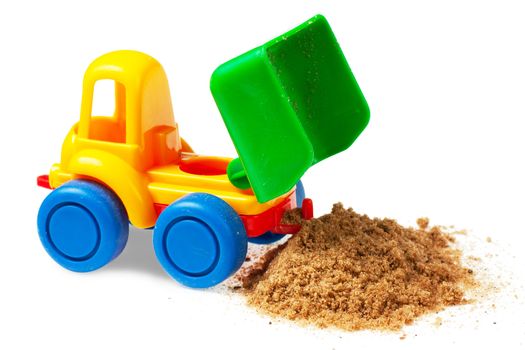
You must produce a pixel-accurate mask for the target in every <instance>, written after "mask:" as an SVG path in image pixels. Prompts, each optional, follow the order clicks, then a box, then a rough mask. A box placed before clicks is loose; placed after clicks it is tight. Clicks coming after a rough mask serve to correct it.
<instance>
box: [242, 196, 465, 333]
mask: <svg viewBox="0 0 525 350" xmlns="http://www.w3.org/2000/svg"><path fill="white" fill-rule="evenodd" d="M294 218H295V219H296V218H297V215H294V213H290V215H288V216H287V219H288V220H294ZM418 225H419V228H418V229H414V228H406V227H403V226H401V225H399V224H398V223H397V222H396V221H394V220H390V219H371V218H369V217H368V216H366V215H359V214H357V213H355V212H354V211H353V210H352V209H344V207H343V206H342V205H341V204H336V205H334V207H333V209H332V212H331V213H330V214H328V215H325V216H322V217H320V218H318V219H313V220H310V221H308V222H305V223H304V226H303V229H302V230H301V231H300V232H299V233H298V234H296V235H295V236H294V237H292V238H291V239H290V240H289V241H288V242H287V243H286V244H285V245H283V246H281V247H279V248H277V249H276V250H273V251H270V252H269V253H268V254H267V255H266V256H264V257H263V258H262V259H261V260H260V261H259V262H258V263H256V264H255V265H253V266H252V267H251V268H249V269H248V270H245V271H244V272H243V273H241V276H240V279H241V282H242V284H243V287H244V289H245V292H246V295H247V298H248V303H249V304H250V305H252V306H254V307H256V308H258V309H259V310H261V311H263V312H265V313H268V314H270V315H274V316H278V317H284V318H288V319H291V320H299V321H306V322H308V323H313V324H316V325H318V326H321V327H326V326H336V327H339V328H343V329H346V330H358V329H389V330H396V329H400V328H401V327H402V326H403V325H405V324H410V323H411V322H412V321H413V320H414V319H415V318H417V317H418V316H420V315H423V314H425V313H429V312H433V311H438V310H441V309H442V308H444V307H446V306H450V305H459V304H464V303H466V302H468V301H467V300H466V299H465V294H464V293H465V290H466V289H467V288H469V287H472V286H474V285H475V282H474V279H473V276H472V270H469V269H467V268H464V267H462V266H461V263H460V252H459V251H457V250H455V249H453V248H452V247H451V246H450V244H451V243H452V242H453V241H454V238H453V237H451V236H450V235H448V234H446V233H444V232H442V231H441V230H440V229H439V228H437V227H432V228H428V219H420V220H418Z"/></svg>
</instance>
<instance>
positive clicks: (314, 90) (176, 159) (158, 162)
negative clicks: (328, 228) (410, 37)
mask: <svg viewBox="0 0 525 350" xmlns="http://www.w3.org/2000/svg"><path fill="white" fill-rule="evenodd" d="M100 80H112V81H113V82H114V85H115V111H114V114H113V115H110V116H93V115H92V101H93V92H94V87H95V83H96V82H97V81H100ZM211 90H212V93H213V96H214V98H215V100H216V103H217V106H218V107H219V110H220V112H221V115H222V117H223V119H224V121H225V124H226V126H227V129H228V131H229V133H230V136H231V137H232V140H233V141H234V144H235V147H236V150H237V152H238V154H239V158H237V159H234V160H232V159H229V158H224V157H212V156H200V155H197V154H195V153H194V152H193V150H192V149H191V147H190V146H189V145H188V143H186V142H185V140H184V139H182V138H181V137H180V136H179V129H178V126H177V123H175V120H174V117H173V111H172V105H171V98H170V92H169V88H168V81H167V78H166V75H165V73H164V70H163V68H162V66H161V65H160V64H159V63H158V62H157V61H156V60H155V59H153V58H152V57H150V56H148V55H146V54H143V53H140V52H136V51H116V52H111V53H108V54H106V55H103V56H101V57H99V58H98V59H96V60H95V61H94V62H93V63H92V64H91V65H90V66H89V67H88V69H87V71H86V74H85V76H84V82H83V96H82V104H81V112H80V120H79V122H78V123H76V124H75V125H73V127H72V128H71V130H70V131H69V133H68V135H67V136H66V138H65V140H64V143H63V147H62V154H61V159H60V163H58V164H55V165H53V166H52V168H51V170H50V172H49V174H48V175H42V176H39V177H38V179H37V182H38V185H40V186H42V187H46V188H49V189H53V191H52V192H51V193H50V194H49V195H48V196H47V198H46V199H45V200H44V202H43V203H42V205H41V207H40V210H39V213H38V220H37V221H38V231H39V235H40V239H41V241H42V244H43V246H44V247H45V249H46V250H47V252H48V254H49V255H50V256H51V257H52V258H53V259H54V260H55V261H56V262H57V263H59V264H60V265H62V266H63V267H65V268H67V269H69V270H72V271H77V272H87V271H93V270H96V269H98V268H100V267H102V266H104V265H106V264H107V263H109V262H110V261H111V260H113V259H114V258H116V257H117V256H118V255H119V254H120V253H121V252H122V250H123V249H124V246H125V245H126V242H127V238H128V231H129V224H132V225H134V226H136V227H138V228H144V229H146V228H153V229H154V233H153V247H154V250H155V253H156V256H157V258H158V260H159V262H160V264H161V265H162V267H163V268H164V269H165V270H166V271H167V273H169V274H170V275H171V276H172V277H173V278H175V279H176V280H177V281H179V282H180V283H182V284H184V285H186V286H189V287H197V288H202V287H210V286H213V285H216V284H218V283H220V282H222V281H224V280H225V279H226V278H228V277H229V276H230V275H232V274H233V273H235V272H236V271H237V270H238V269H239V268H240V266H241V265H242V263H243V262H244V260H245V257H246V251H247V245H248V242H252V243H261V244H266V243H271V242H275V241H277V240H278V239H281V238H282V237H284V235H285V234H292V233H295V232H297V231H298V230H299V229H300V226H299V225H286V224H283V223H281V218H282V216H283V213H284V212H285V211H286V210H289V209H293V208H296V207H302V215H303V217H304V218H305V219H309V218H311V217H312V215H313V205H312V201H311V200H310V199H306V198H305V194H304V189H303V186H302V184H301V182H300V178H301V176H302V175H303V174H304V172H305V171H306V170H307V169H308V167H310V166H311V165H313V164H315V163H317V162H319V161H320V160H322V159H324V158H326V157H328V156H330V155H332V154H334V153H337V152H340V151H342V150H344V149H346V148H348V147H349V146H350V144H351V143H352V142H353V141H354V140H355V138H356V137H357V136H358V135H359V133H360V132H361V131H362V130H363V129H364V127H365V126H366V124H367V122H368V118H369V111H368V107H367V104H366V101H365V100H364V97H363V95H362V94H361V91H360V90H359V87H358V86H357V83H356V81H355V79H354V77H353V75H352V73H351V71H350V69H349V67H348V63H347V62H346V60H345V59H344V56H343V54H342V52H341V50H340V48H339V46H338V45H337V42H336V41H335V37H334V36H333V33H332V32H331V30H330V27H329V26H328V23H327V22H326V20H325V19H324V17H322V16H316V17H314V18H312V19H311V20H310V21H308V22H306V23H304V24H302V25H301V26H299V27H297V28H295V29H294V30H292V31H290V32H288V33H286V34H284V35H282V36H280V37H278V38H277V39H274V40H272V41H270V42H268V43H266V44H265V45H262V46H260V47H258V48H256V49H254V50H251V51H249V52H247V53H246V54H244V55H241V56H239V57H237V58H236V59H233V60H231V61H229V62H227V63H225V64H223V65H222V66H220V67H219V68H218V69H217V70H216V71H215V72H214V74H213V75H212V79H211Z"/></svg>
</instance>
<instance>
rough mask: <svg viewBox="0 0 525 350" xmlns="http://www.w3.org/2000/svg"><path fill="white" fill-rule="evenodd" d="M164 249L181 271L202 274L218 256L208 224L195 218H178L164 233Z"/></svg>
mask: <svg viewBox="0 0 525 350" xmlns="http://www.w3.org/2000/svg"><path fill="white" fill-rule="evenodd" d="M164 245H165V250H166V253H167V255H168V257H169V259H170V260H171V262H172V263H173V265H174V266H175V267H176V268H178V269H180V270H181V271H182V272H183V273H185V274H188V275H190V276H203V275H206V274H207V273H209V272H210V271H211V270H213V268H214V267H215V265H217V260H218V258H219V256H220V253H219V245H218V242H217V238H216V237H215V235H214V234H213V231H212V230H211V229H210V227H209V226H208V225H206V224H205V223H203V222H200V221H197V220H191V219H186V220H180V221H178V222H176V223H175V224H173V225H172V226H171V227H170V228H169V229H168V231H167V233H166V235H165V241H164Z"/></svg>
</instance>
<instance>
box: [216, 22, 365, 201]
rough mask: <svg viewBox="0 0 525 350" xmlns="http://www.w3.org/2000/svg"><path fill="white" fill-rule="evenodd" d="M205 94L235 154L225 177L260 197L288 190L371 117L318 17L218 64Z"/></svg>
mask: <svg viewBox="0 0 525 350" xmlns="http://www.w3.org/2000/svg"><path fill="white" fill-rule="evenodd" d="M211 91H212V94H213V97H214V99H215V101H216V103H217V106H218V108H219V110H220V113H221V115H222V117H223V119H224V122H225V124H226V127H227V129H228V132H229V133H230V136H231V138H232V140H233V143H234V145H235V148H236V150H237V153H238V154H239V160H235V161H233V162H232V163H231V164H230V166H229V168H228V175H229V177H230V180H231V181H232V183H233V184H235V185H236V186H238V187H241V188H243V187H244V188H245V187H248V186H249V185H251V187H252V188H253V191H254V193H255V195H256V197H257V199H258V200H259V201H260V202H266V201H268V200H271V199H273V198H275V197H277V196H280V195H282V194H283V193H286V192H287V191H289V190H290V189H291V188H292V187H293V186H294V185H295V184H296V183H297V182H298V181H299V179H300V178H301V176H303V174H304V173H305V172H306V170H308V168H309V167H310V166H312V165H313V164H315V163H318V162H319V161H321V160H323V159H325V158H327V157H330V156H331V155H334V154H336V153H338V152H341V151H343V150H345V149H347V148H348V147H349V146H350V145H351V144H352V143H353V142H354V141H355V139H356V138H357V137H358V136H359V134H360V133H361V132H362V131H363V129H364V128H365V127H366V125H367V123H368V121H369V118H370V111H369V108H368V105H367V103H366V100H365V98H364V96H363V94H362V92H361V90H360V88H359V86H358V85H357V82H356V80H355V78H354V76H353V74H352V71H351V70H350V67H349V65H348V63H347V61H346V59H345V57H344V55H343V53H342V51H341V48H340V47H339V44H338V43H337V41H336V38H335V36H334V34H333V32H332V30H331V28H330V26H329V24H328V22H327V21H326V19H325V18H324V17H323V16H321V15H318V16H315V17H313V18H312V19H310V20H309V21H307V22H305V23H303V24H301V25H300V26H298V27H297V28H294V29H293V30H291V31H289V32H287V33H285V34H284V35H281V36H279V37H278V38H276V39H274V40H272V41H269V42H268V43H266V44H264V45H262V46H260V47H258V48H255V49H253V50H251V51H249V52H247V53H245V54H243V55H241V56H239V57H237V58H234V59H233V60H231V61H229V62H226V63H224V64H223V65H221V66H220V67H218V68H217V69H216V71H215V72H214V73H213V75H212V78H211ZM248 182H249V183H248Z"/></svg>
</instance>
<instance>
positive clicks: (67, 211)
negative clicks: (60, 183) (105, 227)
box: [47, 204, 100, 260]
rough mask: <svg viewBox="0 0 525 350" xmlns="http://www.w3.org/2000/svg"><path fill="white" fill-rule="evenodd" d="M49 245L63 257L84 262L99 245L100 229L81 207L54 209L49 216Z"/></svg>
mask: <svg viewBox="0 0 525 350" xmlns="http://www.w3.org/2000/svg"><path fill="white" fill-rule="evenodd" d="M47 232H48V235H49V240H50V243H51V244H53V245H54V246H55V248H56V250H57V251H58V252H59V253H61V254H63V255H64V256H65V257H67V258H69V259H73V260H85V259H88V258H89V257H91V256H92V255H93V254H94V252H95V251H96V250H97V247H98V245H99V244H100V228H99V226H98V223H97V221H96V220H95V218H94V217H93V215H92V214H91V213H90V212H89V211H88V210H86V209H85V208H83V207H82V206H79V205H75V204H71V205H64V206H61V207H59V208H57V209H55V210H54V211H53V212H52V213H51V214H50V216H49V219H48V222H47Z"/></svg>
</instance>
